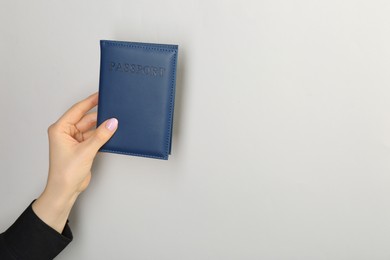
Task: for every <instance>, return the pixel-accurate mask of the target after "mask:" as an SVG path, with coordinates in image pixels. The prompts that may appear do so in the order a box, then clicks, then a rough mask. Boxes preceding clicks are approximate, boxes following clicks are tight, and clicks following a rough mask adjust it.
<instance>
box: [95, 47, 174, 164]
mask: <svg viewBox="0 0 390 260" xmlns="http://www.w3.org/2000/svg"><path fill="white" fill-rule="evenodd" d="M100 51H101V56H100V79H99V104H98V117H97V124H98V125H100V124H101V123H103V122H104V121H105V120H107V119H109V118H112V117H115V118H117V119H118V121H119V124H118V129H117V131H116V132H115V134H114V135H113V136H112V137H111V139H110V140H109V141H108V142H107V143H105V144H104V145H103V147H101V149H100V150H99V151H102V152H112V153H119V154H127V155H134V156H143V157H150V158H156V159H165V160H167V159H168V155H169V154H170V153H171V146H172V125H173V112H174V103H175V86H176V64H177V55H178V46H177V45H168V44H155V43H140V42H124V41H108V40H101V41H100Z"/></svg>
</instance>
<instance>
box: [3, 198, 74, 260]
mask: <svg viewBox="0 0 390 260" xmlns="http://www.w3.org/2000/svg"><path fill="white" fill-rule="evenodd" d="M72 239H73V235H72V231H71V230H70V228H69V226H68V222H67V223H66V225H65V228H64V230H63V232H62V233H61V234H60V233H58V232H57V231H56V230H54V229H53V228H52V227H50V226H48V225H47V224H46V223H45V222H43V221H42V220H41V219H40V218H39V217H38V216H37V215H36V214H35V213H34V211H33V209H32V203H31V204H30V205H29V206H28V207H27V209H26V210H25V211H24V212H23V213H22V214H21V215H20V217H19V218H18V219H17V220H16V221H15V223H13V224H12V226H11V227H9V228H8V229H7V230H6V231H5V232H4V233H2V234H0V259H1V260H11V259H12V260H14V259H18V260H21V259H29V260H30V259H31V260H32V259H39V260H46V259H53V258H54V257H56V256H57V255H58V254H59V253H60V252H61V251H62V250H63V249H64V248H65V247H66V246H67V245H68V244H69V243H70V242H71V241H72Z"/></svg>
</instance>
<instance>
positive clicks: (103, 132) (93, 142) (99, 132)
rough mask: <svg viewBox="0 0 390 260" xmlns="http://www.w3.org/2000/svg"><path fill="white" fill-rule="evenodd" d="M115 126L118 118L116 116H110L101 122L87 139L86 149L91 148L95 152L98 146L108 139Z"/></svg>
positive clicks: (112, 133)
mask: <svg viewBox="0 0 390 260" xmlns="http://www.w3.org/2000/svg"><path fill="white" fill-rule="evenodd" d="M117 128H118V119H116V118H110V119H108V120H106V121H104V122H103V123H101V124H100V126H99V127H98V128H96V130H95V133H94V134H93V135H92V136H91V137H90V138H89V139H88V141H87V144H86V145H87V147H88V149H92V150H93V152H94V153H97V152H98V150H99V149H100V147H102V146H103V145H104V144H105V143H106V142H107V141H108V140H110V138H111V137H112V136H113V135H114V133H115V131H116V129H117Z"/></svg>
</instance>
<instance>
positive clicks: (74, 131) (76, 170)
mask: <svg viewBox="0 0 390 260" xmlns="http://www.w3.org/2000/svg"><path fill="white" fill-rule="evenodd" d="M97 103H98V93H95V94H93V95H91V96H89V97H88V98H86V99H84V100H82V101H80V102H78V103H77V104H75V105H73V106H72V107H71V108H70V109H69V110H68V111H67V112H66V113H65V114H64V115H63V116H62V117H61V118H60V119H58V120H57V121H56V122H55V123H54V124H52V125H51V126H50V127H49V128H48V135H49V176H48V180H47V184H46V187H45V190H44V191H43V193H42V194H41V195H40V196H39V198H38V199H37V200H36V201H35V202H34V203H33V205H32V207H33V210H34V212H35V214H37V216H38V217H39V218H40V219H42V220H43V221H44V222H45V223H46V224H48V225H49V226H51V227H52V228H54V229H55V230H56V231H57V232H59V233H61V232H62V230H63V228H64V226H65V223H66V220H67V219H68V216H69V213H70V211H71V209H72V207H73V204H74V202H75V201H76V199H77V197H78V195H79V194H80V193H81V192H83V191H84V190H85V189H86V188H87V187H88V184H89V182H90V180H91V167H92V163H93V159H94V158H95V156H96V154H97V152H98V150H99V148H100V147H101V146H103V144H104V143H106V142H107V141H108V140H109V139H110V138H111V137H112V135H113V134H114V133H115V131H116V129H117V126H118V120H117V119H115V118H111V119H108V120H106V121H105V122H103V123H102V124H101V125H100V126H99V127H98V128H96V129H95V126H96V120H97V113H96V112H93V113H88V114H87V112H88V111H89V110H90V109H92V108H93V107H95V106H96V105H97Z"/></svg>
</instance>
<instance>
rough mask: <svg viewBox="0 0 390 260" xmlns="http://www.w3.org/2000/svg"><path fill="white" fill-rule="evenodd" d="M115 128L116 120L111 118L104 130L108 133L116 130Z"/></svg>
mask: <svg viewBox="0 0 390 260" xmlns="http://www.w3.org/2000/svg"><path fill="white" fill-rule="evenodd" d="M117 126H118V119H116V118H111V119H110V120H108V121H107V123H106V128H107V129H108V130H110V131H114V130H115V129H116V128H117Z"/></svg>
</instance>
